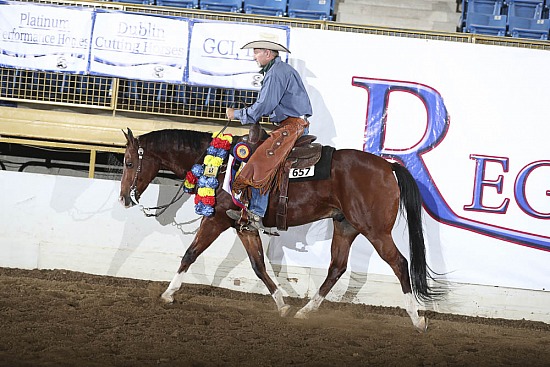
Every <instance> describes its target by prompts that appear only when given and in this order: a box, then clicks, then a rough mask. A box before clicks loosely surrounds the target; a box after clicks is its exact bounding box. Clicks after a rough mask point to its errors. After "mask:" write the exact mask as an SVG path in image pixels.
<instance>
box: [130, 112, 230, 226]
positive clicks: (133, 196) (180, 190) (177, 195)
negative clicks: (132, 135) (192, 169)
mask: <svg viewBox="0 0 550 367" xmlns="http://www.w3.org/2000/svg"><path fill="white" fill-rule="evenodd" d="M230 122H231V120H229V119H228V120H227V122H226V123H225V125H224V127H223V128H222V129H221V130H220V131H219V132H218V133H217V134H216V136H214V138H217V137H218V136H219V135H220V134H222V133H223V132H224V131H225V129H227V127H228V126H229V123H230ZM137 152H138V158H139V166H138V168H137V170H136V174H135V175H134V181H133V182H132V186H130V199H131V200H132V202H133V203H134V204H135V205H139V202H138V200H137V197H136V195H137V194H138V191H137V180H138V174H139V173H140V172H141V165H142V162H143V155H144V154H145V151H144V149H143V148H142V147H141V145H139V139H138V150H137ZM205 156H206V150H205V151H204V152H203V153H202V154H201V155H200V156H199V157H198V158H197V159H196V160H195V164H196V163H198V162H199V161H200V160H201V159H203V158H204V157H205ZM186 172H187V171H185V172H184V177H185V173H186ZM184 183H185V180H182V181H181V183H180V185H179V187H178V191H177V192H176V193H175V195H174V197H173V198H172V200H170V202H168V203H167V204H162V205H159V206H154V207H149V208H145V207H144V206H143V205H140V209H141V211H142V212H143V214H144V215H145V216H146V217H158V216H160V215H162V213H164V212H165V211H166V210H167V209H168V207H169V206H171V205H172V204H174V203H176V202H177V201H179V200H180V199H181V198H182V197H183V195H185V191H183V188H184ZM158 209H160V211H156V212H154V213H152V211H153V210H158Z"/></svg>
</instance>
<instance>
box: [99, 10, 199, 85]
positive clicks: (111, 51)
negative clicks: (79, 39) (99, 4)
mask: <svg viewBox="0 0 550 367" xmlns="http://www.w3.org/2000/svg"><path fill="white" fill-rule="evenodd" d="M188 38H189V23H188V21H187V19H184V18H171V17H161V16H152V15H147V14H133V13H124V12H108V11H96V19H95V24H94V30H93V34H92V45H91V55H90V74H99V75H111V76H116V77H123V78H128V79H139V80H150V81H163V82H169V83H182V82H183V81H184V71H185V65H186V64H187V45H188V42H189V41H188Z"/></svg>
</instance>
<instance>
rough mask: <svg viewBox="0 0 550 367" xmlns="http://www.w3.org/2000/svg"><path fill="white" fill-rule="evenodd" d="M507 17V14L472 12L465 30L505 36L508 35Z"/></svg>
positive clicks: (467, 19)
mask: <svg viewBox="0 0 550 367" xmlns="http://www.w3.org/2000/svg"><path fill="white" fill-rule="evenodd" d="M506 18H507V17H506V15H485V14H477V13H470V14H468V18H466V27H465V28H464V31H465V32H468V33H477V34H487V35H491V36H502V37H504V36H505V35H506Z"/></svg>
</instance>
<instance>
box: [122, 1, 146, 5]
mask: <svg viewBox="0 0 550 367" xmlns="http://www.w3.org/2000/svg"><path fill="white" fill-rule="evenodd" d="M117 1H120V2H121V3H128V4H136V5H154V4H155V0H117Z"/></svg>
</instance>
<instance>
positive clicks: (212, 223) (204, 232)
mask: <svg viewBox="0 0 550 367" xmlns="http://www.w3.org/2000/svg"><path fill="white" fill-rule="evenodd" d="M217 216H218V214H217V213H216V217H213V218H210V217H208V218H207V217H204V219H203V220H202V222H201V225H200V227H199V230H198V232H197V234H196V235H195V238H194V239H193V242H191V245H189V248H187V251H185V255H183V258H182V259H181V263H180V267H179V269H178V272H177V273H176V275H174V277H173V278H172V281H171V282H170V284H169V285H168V288H167V289H166V291H164V293H163V294H162V295H161V296H160V297H161V299H162V300H163V301H164V302H166V303H172V302H174V293H176V292H177V291H178V290H179V289H180V288H181V285H182V283H183V276H184V274H185V273H186V272H187V270H188V269H189V267H190V266H191V265H192V264H193V263H194V262H195V261H196V260H197V258H198V257H199V255H200V254H202V253H203V252H204V250H206V249H207V248H208V247H209V246H210V245H211V244H212V242H214V241H215V240H216V238H218V236H219V235H220V234H221V233H222V232H223V231H225V230H226V229H227V228H229V227H230V222H229V220H228V219H229V218H227V219H226V217H225V213H223V217H219V218H218V217H217ZM216 218H218V219H216Z"/></svg>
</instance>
